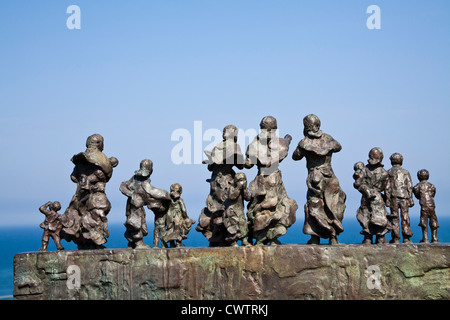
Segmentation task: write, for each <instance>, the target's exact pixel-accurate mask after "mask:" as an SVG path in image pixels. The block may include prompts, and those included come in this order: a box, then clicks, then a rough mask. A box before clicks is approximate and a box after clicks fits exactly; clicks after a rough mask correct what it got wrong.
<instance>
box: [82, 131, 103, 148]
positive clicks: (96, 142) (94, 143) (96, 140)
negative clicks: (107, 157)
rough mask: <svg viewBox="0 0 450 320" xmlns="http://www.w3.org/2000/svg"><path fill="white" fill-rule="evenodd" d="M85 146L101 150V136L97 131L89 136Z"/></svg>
mask: <svg viewBox="0 0 450 320" xmlns="http://www.w3.org/2000/svg"><path fill="white" fill-rule="evenodd" d="M86 148H90V149H98V150H99V151H103V137H102V136H101V135H100V134H98V133H96V134H93V135H91V136H89V137H88V138H87V140H86Z"/></svg>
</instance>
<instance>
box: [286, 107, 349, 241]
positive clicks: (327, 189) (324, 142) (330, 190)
mask: <svg viewBox="0 0 450 320" xmlns="http://www.w3.org/2000/svg"><path fill="white" fill-rule="evenodd" d="M303 125H304V130H303V134H304V136H305V137H304V138H303V140H301V141H300V142H299V144H298V146H297V148H296V149H295V151H294V153H293V155H292V159H294V160H295V161H298V160H302V159H303V158H305V159H306V168H307V169H308V178H307V181H306V183H307V186H308V192H307V203H306V204H305V224H304V226H303V233H305V234H308V235H311V239H310V240H309V241H308V243H309V244H319V243H320V238H324V239H329V243H330V244H337V243H339V241H338V239H337V236H338V235H339V234H340V233H341V232H343V231H344V228H343V227H342V219H343V218H344V211H345V200H346V194H345V193H344V191H342V189H341V187H340V185H339V181H338V179H337V178H336V176H335V175H334V172H333V169H332V168H331V157H332V155H333V153H336V152H339V151H341V149H342V147H341V145H340V144H339V142H337V141H336V140H334V139H333V137H331V136H330V135H328V134H326V133H323V132H322V131H321V130H320V125H321V123H320V119H319V118H318V117H317V116H316V115H314V114H310V115H308V116H306V117H305V118H304V119H303Z"/></svg>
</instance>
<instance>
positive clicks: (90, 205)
mask: <svg viewBox="0 0 450 320" xmlns="http://www.w3.org/2000/svg"><path fill="white" fill-rule="evenodd" d="M86 148H87V149H86V151H85V152H80V153H78V154H76V155H74V156H73V158H72V162H73V163H74V165H75V168H74V169H73V172H72V174H71V176H70V178H71V179H72V181H73V182H74V183H76V184H77V190H76V192H75V195H74V196H73V198H72V201H71V202H70V204H69V207H68V208H67V209H66V211H65V212H64V215H63V216H62V218H61V220H62V225H63V227H62V230H61V238H63V239H65V240H66V241H73V242H74V243H76V244H77V245H78V249H101V248H104V246H103V244H104V243H106V238H108V237H109V231H108V219H107V217H106V216H107V215H108V213H109V211H110V210H111V203H110V202H109V200H108V198H107V197H106V194H105V186H106V183H107V182H108V181H109V180H110V179H111V176H112V174H113V168H114V167H116V166H117V165H118V163H119V161H118V160H117V159H116V158H114V157H111V158H108V157H107V156H106V155H105V154H104V153H103V152H102V151H103V137H102V136H101V135H99V134H93V135H92V136H89V137H88V138H87V141H86Z"/></svg>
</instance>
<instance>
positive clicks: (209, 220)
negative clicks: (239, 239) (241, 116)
mask: <svg viewBox="0 0 450 320" xmlns="http://www.w3.org/2000/svg"><path fill="white" fill-rule="evenodd" d="M237 134H238V129H237V128H236V127H235V126H233V125H228V126H226V127H225V128H224V129H223V141H222V142H220V143H219V144H218V145H217V146H215V147H214V148H213V150H212V151H211V152H208V151H205V154H206V155H207V157H208V160H207V161H204V162H203V163H205V164H208V170H209V171H211V179H208V180H206V181H207V182H209V184H210V193H209V195H208V198H207V200H206V207H205V208H204V209H203V210H202V212H201V213H200V217H199V221H198V224H197V226H196V228H195V230H197V231H198V232H201V233H202V234H203V235H204V236H205V237H206V239H208V241H209V245H210V246H211V247H215V246H227V245H229V243H228V242H227V241H226V240H225V237H226V234H227V231H226V228H225V226H224V225H223V214H224V212H225V205H224V203H225V201H226V200H227V199H228V198H229V194H230V188H231V187H232V186H233V185H234V177H235V175H236V172H235V171H234V170H233V167H237V168H238V169H242V168H243V167H244V157H243V155H242V153H241V149H240V147H239V145H238V144H237V143H236V142H237Z"/></svg>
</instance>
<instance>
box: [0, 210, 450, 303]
mask: <svg viewBox="0 0 450 320" xmlns="http://www.w3.org/2000/svg"><path fill="white" fill-rule="evenodd" d="M438 219H439V225H440V227H439V229H438V238H439V242H440V243H442V242H446V243H449V242H450V217H445V218H439V217H438ZM303 222H304V221H303V219H298V220H297V222H296V223H295V224H294V225H293V226H292V227H291V228H289V229H288V232H287V233H286V235H284V236H283V237H281V238H280V241H281V242H282V243H283V244H306V242H307V241H308V240H309V236H306V235H305V234H303V232H302V227H303ZM418 223H419V220H418V218H417V219H414V218H413V217H412V218H411V229H412V231H413V233H414V235H413V237H412V238H411V240H412V241H413V242H414V243H418V242H419V241H420V240H421V239H422V230H421V228H420V227H418ZM152 225H153V222H149V235H148V236H147V237H146V238H144V241H145V242H146V243H148V244H150V245H151V244H152V235H153V226H152ZM343 226H344V232H343V233H342V234H341V235H340V236H339V237H338V239H339V241H340V243H361V242H362V240H363V238H362V236H361V235H360V234H359V232H360V231H361V227H360V225H359V223H358V222H357V221H356V218H355V219H353V220H352V219H349V218H347V219H344V221H343ZM42 231H43V230H42V229H41V228H40V227H39V226H34V227H0V299H11V296H12V295H13V284H14V268H13V259H14V255H15V254H17V253H23V252H33V251H37V250H38V249H39V248H40V247H41V239H42ZM109 232H110V237H109V238H108V242H107V243H106V244H105V246H106V247H107V248H108V249H115V248H126V247H127V241H126V239H125V238H124V236H123V234H124V232H125V227H124V226H123V224H110V225H109ZM387 239H388V240H390V235H388V236H387ZM183 243H184V244H185V246H187V247H207V246H208V241H207V240H206V239H205V238H204V237H203V235H202V234H201V233H200V232H197V231H195V229H194V228H193V229H192V230H191V232H190V233H189V235H188V239H187V240H185V241H183ZM321 243H322V244H327V243H328V241H327V240H323V239H322V240H321ZM62 245H63V246H64V248H65V249H66V250H76V245H74V244H73V243H72V242H70V243H68V242H66V241H64V240H63V241H62ZM48 250H49V251H55V250H56V246H55V244H54V243H53V241H52V240H50V243H49V246H48ZM169 250H170V249H169Z"/></svg>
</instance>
